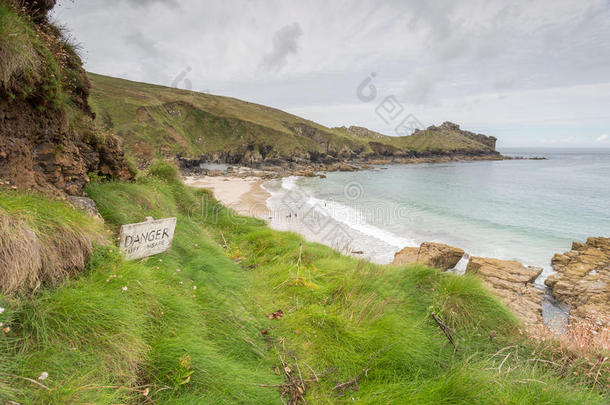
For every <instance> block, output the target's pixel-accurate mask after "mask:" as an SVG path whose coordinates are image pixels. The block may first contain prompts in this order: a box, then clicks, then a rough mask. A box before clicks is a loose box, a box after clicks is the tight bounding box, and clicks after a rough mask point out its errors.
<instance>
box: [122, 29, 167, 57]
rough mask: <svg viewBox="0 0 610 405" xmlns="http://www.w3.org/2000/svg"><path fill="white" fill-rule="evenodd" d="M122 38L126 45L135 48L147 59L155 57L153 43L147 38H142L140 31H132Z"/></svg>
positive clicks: (156, 52)
mask: <svg viewBox="0 0 610 405" xmlns="http://www.w3.org/2000/svg"><path fill="white" fill-rule="evenodd" d="M123 38H124V39H125V42H126V43H127V44H129V45H133V46H135V47H136V48H138V49H139V50H141V51H142V52H143V53H144V55H146V56H147V57H155V56H157V54H158V50H157V46H156V44H155V42H154V41H152V40H151V39H150V38H149V37H146V36H144V35H143V34H142V32H141V31H134V32H132V33H130V34H127V35H124V36H123Z"/></svg>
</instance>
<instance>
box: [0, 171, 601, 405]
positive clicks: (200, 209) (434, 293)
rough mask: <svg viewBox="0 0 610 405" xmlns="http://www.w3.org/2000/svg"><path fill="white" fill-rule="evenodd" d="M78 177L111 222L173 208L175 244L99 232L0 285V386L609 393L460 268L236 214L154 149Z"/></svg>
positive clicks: (358, 394) (429, 397)
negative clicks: (151, 158) (129, 242)
mask: <svg viewBox="0 0 610 405" xmlns="http://www.w3.org/2000/svg"><path fill="white" fill-rule="evenodd" d="M88 193H89V195H90V196H91V197H92V198H93V199H94V200H95V201H96V202H97V204H98V208H99V210H100V212H101V214H102V216H103V217H104V218H105V220H106V225H105V226H106V227H107V228H108V229H109V230H111V231H112V232H115V236H116V231H117V230H118V227H119V226H120V225H121V224H123V223H129V222H137V221H141V220H144V218H145V217H146V216H154V217H155V218H160V217H167V216H177V217H178V223H177V229H176V234H175V239H174V244H173V247H172V249H171V250H170V251H169V252H166V253H164V254H161V255H157V256H154V257H150V258H148V259H145V260H139V261H133V262H126V261H124V260H122V259H121V257H120V255H119V254H118V253H117V248H116V247H114V246H98V247H97V248H96V250H95V252H94V254H93V256H92V257H91V259H90V260H89V262H88V265H87V268H86V271H85V272H84V273H83V274H82V275H80V276H78V277H75V278H73V279H71V280H70V281H68V282H66V283H65V284H64V285H62V286H60V287H59V288H56V289H51V288H48V289H43V290H41V291H39V293H38V294H37V295H36V296H33V297H31V296H16V295H12V296H3V297H1V298H0V306H1V307H3V308H5V311H4V313H2V314H0V321H1V322H3V323H4V324H5V325H8V326H10V328H11V330H10V331H9V332H8V333H2V335H1V336H0V401H2V400H5V401H8V400H12V401H17V402H19V403H24V404H25V403H41V404H42V403H96V404H103V403H108V404H111V403H147V402H151V401H154V402H155V403H163V404H172V403H173V404H200V403H214V404H217V403H257V404H258V403H260V404H280V403H282V399H283V401H285V402H287V403H288V402H290V401H291V400H292V399H295V398H296V399H297V400H299V401H300V399H299V398H300V395H301V394H300V391H299V390H303V391H304V392H305V399H306V401H307V403H319V404H331V403H332V404H335V403H353V402H358V403H371V404H378V403H421V404H424V403H425V404H433V403H439V404H441V403H442V404H473V403H474V404H476V403H480V404H484V403H485V404H486V403H494V404H498V403H501V404H528V403H529V404H571V403H573V404H583V403H586V404H603V403H607V400H608V391H607V390H606V391H604V388H603V387H604V386H603V385H601V384H597V385H595V384H594V383H592V382H591V381H590V380H587V379H585V378H584V377H583V376H581V375H578V376H577V375H574V374H573V373H572V372H571V370H567V369H563V368H557V367H555V366H553V365H552V364H550V363H548V362H544V361H542V360H543V359H545V358H546V357H544V356H545V353H544V352H541V351H540V349H539V347H538V346H536V345H535V344H534V343H533V342H530V341H528V340H525V339H524V338H523V337H522V336H521V335H520V334H519V333H518V330H519V324H518V322H517V321H516V319H515V318H514V317H513V316H512V315H511V314H510V313H509V312H508V311H507V309H506V308H505V307H504V306H502V305H501V304H500V303H499V302H498V301H497V300H496V299H495V298H493V297H492V296H491V295H490V294H489V293H488V292H487V291H486V290H485V289H484V288H483V287H482V286H481V284H480V282H479V281H478V280H477V279H476V278H474V277H473V276H457V275H453V274H446V273H441V272H439V271H437V270H434V269H428V268H425V267H421V266H415V267H404V268H398V269H397V268H390V267H385V266H378V265H373V264H371V263H368V262H364V261H358V260H356V259H353V258H349V257H345V256H342V255H340V254H338V253H337V252H335V251H333V250H331V249H329V248H327V247H325V246H322V245H318V244H311V243H305V242H304V241H303V240H302V239H301V238H300V237H299V236H297V235H295V234H292V233H281V232H276V231H273V230H270V229H269V228H267V227H266V226H265V224H264V223H263V222H261V221H259V220H256V219H251V218H243V217H239V216H235V215H233V214H232V213H231V212H230V211H228V210H227V209H225V208H224V207H222V206H219V205H218V204H217V203H216V201H214V200H213V199H212V198H211V196H210V195H209V194H208V193H207V192H204V191H201V190H192V189H188V188H186V187H185V186H184V185H182V184H181V183H180V181H179V179H177V177H176V173H175V171H174V170H172V169H171V168H168V167H167V166H157V167H155V168H153V170H151V174H149V175H147V176H144V177H142V178H141V179H140V180H138V181H137V182H134V183H119V182H105V183H104V182H102V183H95V184H91V185H90V187H89V190H88ZM2 198H6V197H2ZM23 198H29V197H23ZM225 241H226V242H225ZM178 270H180V271H178ZM124 287H127V289H126V290H124ZM194 287H197V288H196V289H194ZM278 310H281V311H282V312H281V315H280V313H279V312H277V313H276V314H277V316H275V317H273V316H271V317H270V314H272V313H273V312H275V311H278ZM432 313H434V314H435V315H436V316H438V317H439V318H440V319H441V320H442V322H444V323H445V324H446V325H447V326H448V327H450V328H452V334H453V336H454V337H455V339H456V342H457V351H456V350H454V348H453V346H452V345H451V344H450V343H449V342H448V340H447V339H446V337H445V336H444V334H443V332H442V331H441V329H440V328H439V327H438V325H437V324H436V323H435V322H434V320H433V319H432V317H431V314H432ZM270 318H274V319H270ZM538 358H540V359H541V361H531V360H532V359H535V360H537V359H538ZM549 361H550V360H549ZM363 369H365V370H367V371H366V372H363ZM600 370H601V368H600ZM42 372H47V373H48V375H49V377H48V378H47V379H45V380H38V379H37V378H38V376H40V375H41V373H42ZM314 372H315V375H314ZM605 377H606V374H603V375H602V379H601V380H599V381H602V382H603V381H606V380H603V378H605ZM26 378H29V379H31V380H27V379H26ZM316 380H317V381H316ZM301 381H303V382H302V387H301V385H300V384H301ZM295 382H296V384H295ZM37 383H40V384H43V385H44V387H42V386H40V385H39V384H37ZM342 384H343V385H342ZM299 387H300V388H299ZM337 387H338V388H337ZM303 388H304V389H303ZM606 388H607V387H606ZM281 392H284V393H285V395H284V396H283V398H282V399H281V395H280V393H281ZM145 393H146V394H147V396H144V394H145Z"/></svg>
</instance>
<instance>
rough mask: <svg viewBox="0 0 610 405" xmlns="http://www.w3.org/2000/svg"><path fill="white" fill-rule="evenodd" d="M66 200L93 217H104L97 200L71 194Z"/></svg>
mask: <svg viewBox="0 0 610 405" xmlns="http://www.w3.org/2000/svg"><path fill="white" fill-rule="evenodd" d="M66 200H67V201H68V203H70V205H71V206H73V207H74V208H76V209H79V210H81V211H84V212H86V213H87V214H89V215H91V216H92V217H95V218H99V219H102V216H101V215H100V212H99V211H98V210H97V205H96V204H95V201H93V200H92V199H91V198H89V197H80V196H76V195H70V196H68V197H67V198H66Z"/></svg>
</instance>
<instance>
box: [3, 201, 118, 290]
mask: <svg viewBox="0 0 610 405" xmlns="http://www.w3.org/2000/svg"><path fill="white" fill-rule="evenodd" d="M58 204H60V203H58ZM51 215H52V213H51ZM83 217H84V214H83ZM29 219H30V218H22V217H21V216H20V215H19V214H18V213H8V212H7V211H5V210H3V209H1V208H0V291H1V292H2V293H3V294H13V293H24V292H34V291H36V290H37V289H38V288H39V287H40V286H41V285H53V286H55V285H58V284H59V283H61V282H62V281H64V280H65V279H67V278H68V277H71V276H74V275H76V274H78V273H79V272H80V271H82V270H83V269H84V268H85V263H86V261H87V259H88V258H89V256H90V255H91V252H92V249H93V243H104V242H105V241H106V239H105V238H104V236H103V235H102V232H101V227H99V226H97V227H95V226H94V227H92V228H91V229H87V227H86V226H82V227H80V226H70V224H61V223H59V222H57V221H54V222H50V223H44V224H41V223H32V222H33V221H31V220H29ZM89 222H90V221H89V218H85V223H89Z"/></svg>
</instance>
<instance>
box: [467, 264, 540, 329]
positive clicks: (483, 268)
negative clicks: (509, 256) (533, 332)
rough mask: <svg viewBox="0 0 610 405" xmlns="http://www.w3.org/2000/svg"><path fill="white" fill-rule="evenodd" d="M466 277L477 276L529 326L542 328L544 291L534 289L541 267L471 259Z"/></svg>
mask: <svg viewBox="0 0 610 405" xmlns="http://www.w3.org/2000/svg"><path fill="white" fill-rule="evenodd" d="M466 273H471V274H476V275H477V276H478V277H480V278H481V279H482V280H483V284H485V285H486V286H487V287H488V288H489V290H490V291H492V292H493V293H494V294H496V295H497V296H498V297H500V299H501V300H502V302H504V304H506V306H508V307H509V308H510V309H511V311H513V313H514V314H515V315H517V316H518V317H519V318H520V319H521V320H522V321H523V322H524V323H525V324H526V325H541V324H542V298H543V296H544V291H542V290H540V289H538V288H536V287H535V286H534V281H535V280H536V278H537V277H538V276H539V275H540V273H542V269H541V268H540V267H532V266H524V265H522V264H521V263H519V262H516V261H512V260H499V259H494V258H488V257H472V258H470V261H469V262H468V266H467V267H466Z"/></svg>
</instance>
